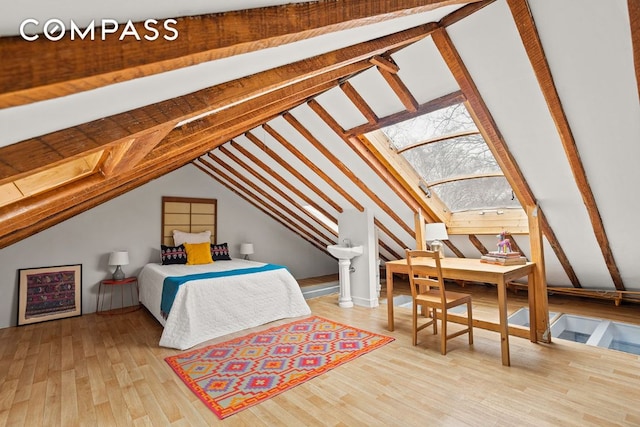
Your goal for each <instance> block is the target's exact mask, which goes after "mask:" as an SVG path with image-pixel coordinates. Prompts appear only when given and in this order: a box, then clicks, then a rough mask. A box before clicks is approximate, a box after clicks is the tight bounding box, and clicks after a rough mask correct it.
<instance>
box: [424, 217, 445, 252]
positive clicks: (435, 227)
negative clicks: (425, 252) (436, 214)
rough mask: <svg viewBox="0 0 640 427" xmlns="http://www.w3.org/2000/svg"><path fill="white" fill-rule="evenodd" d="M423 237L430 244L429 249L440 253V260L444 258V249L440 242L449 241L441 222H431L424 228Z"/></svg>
mask: <svg viewBox="0 0 640 427" xmlns="http://www.w3.org/2000/svg"><path fill="white" fill-rule="evenodd" d="M424 236H425V240H426V241H427V242H431V244H430V245H429V247H430V248H431V250H432V251H434V252H440V258H444V248H443V243H442V240H449V235H448V234H447V227H446V226H445V225H444V223H442V222H433V223H429V224H427V225H426V226H425V229H424Z"/></svg>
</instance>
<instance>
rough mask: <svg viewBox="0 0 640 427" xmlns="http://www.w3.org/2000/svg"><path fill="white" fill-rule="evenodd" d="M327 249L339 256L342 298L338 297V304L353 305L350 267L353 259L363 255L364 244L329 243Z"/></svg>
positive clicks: (342, 305) (343, 305)
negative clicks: (344, 244)
mask: <svg viewBox="0 0 640 427" xmlns="http://www.w3.org/2000/svg"><path fill="white" fill-rule="evenodd" d="M327 250H328V251H329V253H330V254H331V255H333V256H334V257H336V258H338V266H339V267H340V269H339V270H338V272H339V275H340V298H339V299H338V305H339V306H340V307H343V308H350V307H353V301H352V300H351V281H350V279H349V267H350V266H351V259H352V258H354V257H357V256H358V255H362V246H361V245H360V246H342V245H329V246H327Z"/></svg>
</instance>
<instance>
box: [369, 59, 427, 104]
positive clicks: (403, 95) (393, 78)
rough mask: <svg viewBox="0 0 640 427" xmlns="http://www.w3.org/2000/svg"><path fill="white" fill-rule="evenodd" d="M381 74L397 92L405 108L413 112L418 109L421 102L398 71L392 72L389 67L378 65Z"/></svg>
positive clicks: (394, 91)
mask: <svg viewBox="0 0 640 427" xmlns="http://www.w3.org/2000/svg"><path fill="white" fill-rule="evenodd" d="M377 69H378V71H379V72H380V75H381V76H382V77H383V78H384V80H385V81H386V82H387V84H388V85H389V87H390V88H391V90H393V93H395V94H396V96H397V97H398V99H399V100H400V102H402V105H404V108H406V109H407V111H409V112H411V113H415V112H416V111H418V107H419V105H420V104H419V103H418V101H417V100H416V99H415V98H414V96H413V95H412V94H411V91H410V90H409V88H408V87H407V86H406V85H405V84H404V82H403V81H402V79H401V78H400V76H399V75H398V74H397V73H392V72H390V71H389V70H388V69H387V68H382V67H380V66H378V67H377Z"/></svg>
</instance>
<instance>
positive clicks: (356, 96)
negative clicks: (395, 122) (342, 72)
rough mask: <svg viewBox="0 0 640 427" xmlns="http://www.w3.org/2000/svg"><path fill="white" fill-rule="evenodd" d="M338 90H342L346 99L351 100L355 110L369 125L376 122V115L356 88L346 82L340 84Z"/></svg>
mask: <svg viewBox="0 0 640 427" xmlns="http://www.w3.org/2000/svg"><path fill="white" fill-rule="evenodd" d="M340 89H342V92H344V94H345V95H347V98H349V100H351V102H352V103H353V105H355V106H356V108H357V109H358V110H359V111H360V112H361V113H362V115H363V116H364V117H365V118H366V119H367V122H369V124H375V123H377V122H378V120H379V119H378V116H377V115H376V113H375V112H374V111H373V109H372V108H371V107H370V106H369V104H367V101H365V100H364V98H363V97H362V96H361V95H360V93H358V91H357V90H356V88H354V87H353V85H352V84H351V83H349V82H348V81H346V82H344V83H342V84H341V85H340Z"/></svg>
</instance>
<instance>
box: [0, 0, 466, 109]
mask: <svg viewBox="0 0 640 427" xmlns="http://www.w3.org/2000/svg"><path fill="white" fill-rule="evenodd" d="M472 1H473V0H472ZM468 2H469V1H468V0H466V1H463V0H457V1H454V0H447V1H438V0H418V1H414V0H382V1H375V2H371V1H369V0H343V1H340V2H335V1H329V0H324V1H315V2H304V3H293V4H285V5H279V6H272V7H263V8H255V9H248V10H240V11H231V12H225V13H218V14H210V15H201V16H193V17H185V18H177V19H176V23H175V24H170V26H171V27H172V28H174V29H175V31H176V32H177V37H175V39H174V40H166V39H165V37H164V36H165V35H166V36H168V37H169V38H171V37H172V36H174V33H173V32H171V33H170V32H169V31H165V30H164V29H163V22H164V21H161V23H159V24H158V25H156V26H155V27H156V28H158V29H159V33H160V36H159V37H158V38H157V39H156V40H152V41H149V40H146V39H145V38H144V35H147V36H152V34H150V32H149V31H148V30H146V29H145V28H144V22H138V23H135V28H136V32H138V33H139V34H140V35H141V37H140V40H136V38H135V37H133V36H130V37H125V38H124V39H123V40H120V39H119V34H115V35H112V36H111V37H106V38H105V40H101V34H99V33H100V29H99V28H98V29H96V36H95V37H94V40H91V37H86V38H84V39H81V38H80V37H76V39H75V40H71V39H70V37H69V35H68V34H67V36H66V37H64V38H63V39H62V40H60V41H56V42H53V41H49V40H47V39H46V38H45V37H42V36H41V37H39V38H38V40H36V41H33V42H29V41H26V40H24V39H22V38H21V37H19V36H15V37H3V38H0V51H2V52H3V60H2V62H0V108H6V107H10V106H16V105H22V104H26V103H30V102H35V101H41V100H45V99H50V98H54V97H59V96H65V95H70V94H73V93H77V92H81V91H85V90H90V89H95V88H97V87H101V86H105V85H108V84H113V83H118V82H123V81H127V80H131V79H134V78H139V77H143V76H148V75H153V74H157V73H161V72H166V71H170V70H175V69H179V68H182V67H187V66H192V65H196V64H199V63H203V62H207V61H212V60H215V59H220V58H225V57H230V56H233V55H238V54H242V53H247V52H252V51H256V50H260V49H265V48H272V47H277V46H280V45H283V44H287V43H292V42H295V41H300V40H304V39H308V38H311V37H316V36H320V35H322V34H328V33H331V32H335V31H341V30H347V29H351V28H356V27H360V26H364V25H369V24H373V23H377V22H383V21H387V20H390V19H395V18H401V17H404V16H409V15H412V14H415V13H421V12H427V11H430V10H433V9H436V8H438V7H441V6H450V5H455V4H464V3H468ZM99 24H100V23H98V25H99ZM212 35H215V36H212ZM33 58H37V60H34V59H33ZM54 64H64V67H57V66H54Z"/></svg>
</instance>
